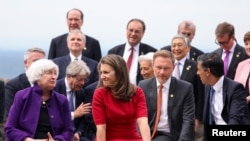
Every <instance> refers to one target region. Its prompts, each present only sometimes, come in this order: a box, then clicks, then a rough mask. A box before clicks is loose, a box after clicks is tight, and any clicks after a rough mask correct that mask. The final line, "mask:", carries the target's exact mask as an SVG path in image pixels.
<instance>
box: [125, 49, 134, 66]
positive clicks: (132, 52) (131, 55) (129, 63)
mask: <svg viewBox="0 0 250 141" xmlns="http://www.w3.org/2000/svg"><path fill="white" fill-rule="evenodd" d="M130 50H131V51H130V55H129V57H128V60H127V66H128V70H130V67H131V64H132V60H133V54H134V48H133V47H131V48H130Z"/></svg>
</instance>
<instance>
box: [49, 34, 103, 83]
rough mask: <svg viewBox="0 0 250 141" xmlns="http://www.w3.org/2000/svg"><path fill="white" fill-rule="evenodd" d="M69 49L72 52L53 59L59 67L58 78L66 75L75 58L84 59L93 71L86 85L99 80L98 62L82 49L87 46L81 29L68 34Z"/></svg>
mask: <svg viewBox="0 0 250 141" xmlns="http://www.w3.org/2000/svg"><path fill="white" fill-rule="evenodd" d="M67 42H68V49H69V51H70V53H69V54H68V55H65V56H62V57H58V58H55V59H53V61H54V62H55V63H56V64H57V65H58V67H59V76H58V79H61V78H63V77H65V76H66V68H67V66H68V65H69V64H70V62H72V61H74V60H76V59H77V60H83V61H84V62H85V63H86V64H87V66H88V67H89V69H90V71H91V73H90V75H89V77H88V82H86V83H85V84H84V87H85V86H87V85H89V84H91V83H93V82H95V81H97V80H98V71H97V62H96V61H95V60H93V59H90V58H88V57H85V56H83V55H82V51H83V49H84V46H85V35H84V34H83V33H82V32H81V31H80V30H72V31H71V32H70V33H69V35H68V40H67Z"/></svg>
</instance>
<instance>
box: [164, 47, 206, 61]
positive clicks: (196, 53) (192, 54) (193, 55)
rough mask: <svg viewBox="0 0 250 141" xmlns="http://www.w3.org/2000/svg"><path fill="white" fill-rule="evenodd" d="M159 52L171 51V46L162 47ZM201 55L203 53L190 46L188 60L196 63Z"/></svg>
mask: <svg viewBox="0 0 250 141" xmlns="http://www.w3.org/2000/svg"><path fill="white" fill-rule="evenodd" d="M161 50H168V51H171V46H170V45H168V46H164V47H162V48H161ZM201 54H204V52H203V51H201V50H199V49H198V48H196V47H194V46H191V49H190V51H189V59H190V60H193V61H197V58H198V56H200V55H201Z"/></svg>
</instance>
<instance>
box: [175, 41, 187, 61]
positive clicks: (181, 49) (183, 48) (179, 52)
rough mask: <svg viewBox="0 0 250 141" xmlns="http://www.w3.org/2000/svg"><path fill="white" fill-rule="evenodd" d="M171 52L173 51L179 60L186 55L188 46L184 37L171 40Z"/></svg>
mask: <svg viewBox="0 0 250 141" xmlns="http://www.w3.org/2000/svg"><path fill="white" fill-rule="evenodd" d="M171 52H172V53H173V55H174V57H175V59H177V60H181V59H182V58H184V57H186V55H187V53H188V52H189V47H188V46H187V45H186V43H185V41H184V39H182V38H175V39H173V40H172V44H171Z"/></svg>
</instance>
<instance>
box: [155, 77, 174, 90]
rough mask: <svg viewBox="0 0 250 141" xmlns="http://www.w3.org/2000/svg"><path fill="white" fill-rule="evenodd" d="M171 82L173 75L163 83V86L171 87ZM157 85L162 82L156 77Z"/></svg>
mask: <svg viewBox="0 0 250 141" xmlns="http://www.w3.org/2000/svg"><path fill="white" fill-rule="evenodd" d="M170 82H171V77H170V78H169V79H168V80H167V81H166V82H165V83H163V84H162V85H163V87H164V88H167V89H169V86H170ZM156 85H157V88H158V87H159V86H160V82H159V81H158V80H157V79H156Z"/></svg>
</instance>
